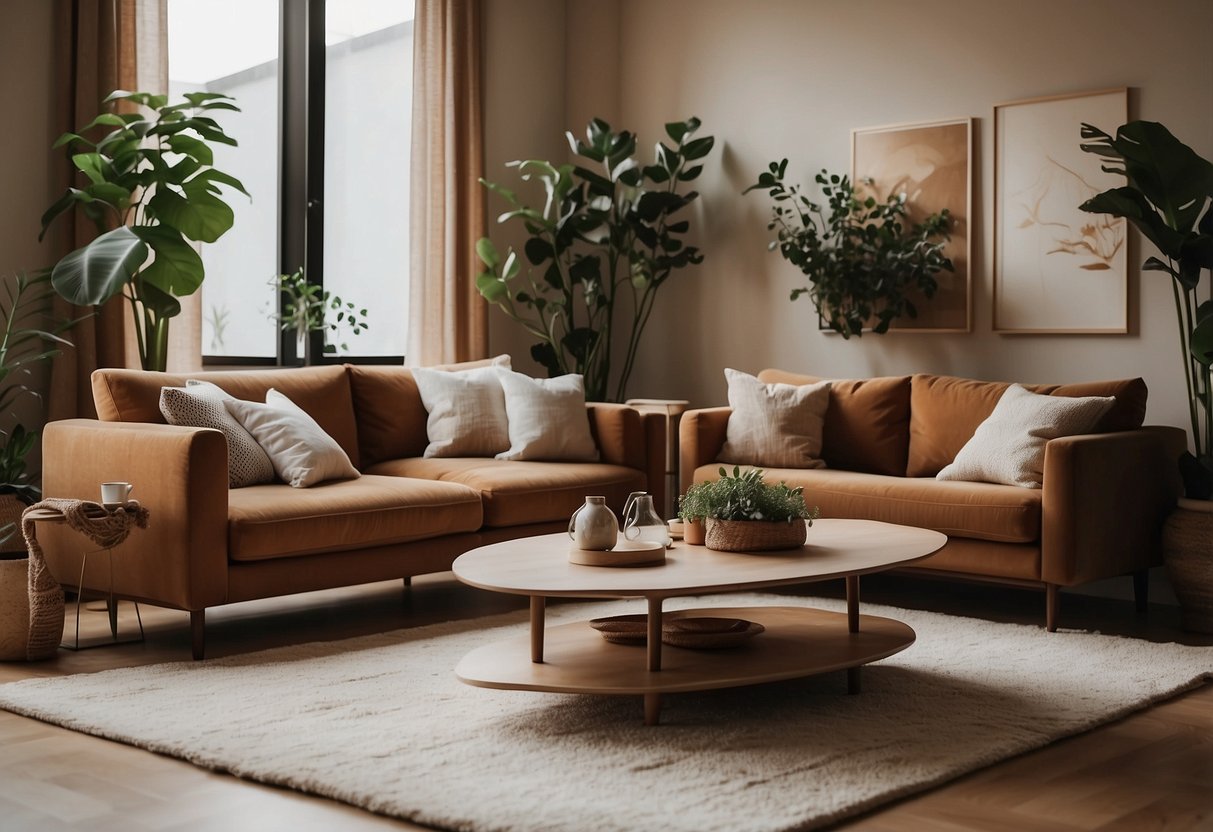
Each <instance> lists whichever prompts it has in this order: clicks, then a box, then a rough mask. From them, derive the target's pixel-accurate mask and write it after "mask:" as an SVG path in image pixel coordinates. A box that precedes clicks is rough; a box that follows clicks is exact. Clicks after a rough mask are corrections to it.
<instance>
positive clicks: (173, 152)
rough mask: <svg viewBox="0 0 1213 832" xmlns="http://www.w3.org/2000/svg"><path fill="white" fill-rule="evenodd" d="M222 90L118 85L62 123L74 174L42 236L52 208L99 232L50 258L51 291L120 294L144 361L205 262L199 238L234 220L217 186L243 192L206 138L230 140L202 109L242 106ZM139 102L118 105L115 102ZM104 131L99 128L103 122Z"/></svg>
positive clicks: (163, 339) (150, 359)
mask: <svg viewBox="0 0 1213 832" xmlns="http://www.w3.org/2000/svg"><path fill="white" fill-rule="evenodd" d="M232 101H233V99H232V98H230V97H229V96H226V95H223V94H222V93H217V92H190V93H186V94H185V100H184V101H182V102H180V103H176V104H169V103H168V96H164V95H153V94H151V93H146V92H125V91H123V90H117V91H115V92H113V93H111V94H110V95H109V96H107V97H106V99H105V101H104V102H102V103H103V105H109V106H108V107H107V109H106V111H105V112H102V113H101V114H100V115H98V116H97V117H96V118H95V119H93V120H92V121H91V122H90V123H89V124H87V125H85V126H84V127H82V128H80V129H79V130H78V131H76V132H69V133H64V134H63V135H62V136H60V137H59V139H58V140H57V141H56V142H55V144H54V147H56V148H59V147H66V148H67V152H68V155H69V157H70V159H71V161H72V165H73V167H74V168H75V169H76V171H77V172H78V173H79V174H81V182H80V183H79V184H80V187H75V186H73V187H69V188H68V189H67V190H66V191H65V192H64V193H63V195H62V196H61V197H59V199H58V200H56V201H55V202H54V204H52V205H51V206H50V208H48V209H47V210H46V213H44V214H43V215H42V233H41V234H40V235H39V239H41V238H42V237H43V236H44V235H45V234H46V232H47V230H48V229H49V228H50V225H51V223H52V222H53V221H54V220H55V218H56V217H58V216H60V215H61V214H64V213H65V212H68V211H71V210H79V211H80V212H81V213H82V214H83V215H84V216H85V217H86V218H88V219H89V220H91V221H92V222H93V223H94V224H95V225H96V227H97V236H96V237H95V238H94V239H93V240H92V241H91V242H89V243H88V244H87V245H84V246H82V247H81V248H79V249H77V250H75V251H73V252H71V253H70V254H68V255H67V256H65V257H64V258H63V259H61V260H60V261H59V262H58V264H56V265H55V267H54V271H53V273H52V276H51V282H52V284H53V285H54V288H55V291H57V292H58V293H59V294H60V295H62V296H63V297H64V298H66V299H67V300H69V301H71V302H72V303H74V304H76V305H78V306H97V305H100V304H102V303H105V302H106V301H108V300H110V299H111V298H113V297H115V296H117V295H119V294H123V295H125V297H126V298H127V300H129V301H130V303H131V311H132V315H133V317H134V326H135V338H136V341H137V343H138V347H139V358H140V361H141V363H142V365H143V369H145V370H163V369H164V367H165V360H166V358H167V351H168V327H169V321H170V320H171V319H172V318H173V317H175V316H176V315H178V314H180V313H181V303H180V301H178V298H181V297H185V296H186V295H190V294H193V293H194V292H195V291H197V289H198V287H199V286H201V285H202V280H203V277H204V276H205V272H204V269H203V265H202V257H201V256H200V255H199V254H198V250H197V247H198V244H199V243H213V242H215V241H216V240H218V239H219V238H220V237H222V236H223V235H224V234H225V233H226V232H227V230H228V229H229V228H231V227H232V223H233V221H234V214H233V213H232V209H231V207H230V206H229V205H228V204H227V203H226V202H225V201H224V199H223V195H224V191H223V188H233V189H235V190H237V191H240V192H241V193H243V194H245V195H246V196H247V195H248V192H247V191H246V190H245V189H244V185H242V184H241V183H240V180H238V179H236V178H235V177H233V176H230V175H229V174H226V173H224V172H223V171H221V170H218V169H217V168H215V167H214V151H213V149H212V145H213V144H226V145H231V146H233V147H234V146H235V145H236V140H235V139H233V138H231V137H230V136H228V135H227V134H226V133H225V132H223V128H222V127H220V126H219V123H218V122H217V121H215V119H214V118H212V117H211V116H210V115H208V113H211V112H212V111H215V110H232V111H239V108H238V107H236V105H235V104H233V103H232ZM124 103H125V104H126V105H130V106H136V107H138V108H139V110H138V112H118V111H117V109H118V106H119V105H120V104H124ZM107 128H108V131H107V132H106V129H107Z"/></svg>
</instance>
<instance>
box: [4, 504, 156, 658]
mask: <svg viewBox="0 0 1213 832" xmlns="http://www.w3.org/2000/svg"><path fill="white" fill-rule="evenodd" d="M105 511H110V512H112V510H110V509H105ZM25 518H26V519H29V520H33V521H35V522H38V523H65V522H67V521H66V518H64V516H63V512H61V511H59V510H58V509H53V508H36V509H32V510H30V511H28V512H26V514H25ZM118 545H120V544H116V545H114V546H109V547H105V548H101V549H85V550H83V551H82V552H81V554H80V577H79V579H78V580H77V583H76V632H75V638H74V640H73V641H72V643H70V644H69V643H68V642H67V640H66V639H65V640H64V641H61V642H60V643H59V646H60V647H62V648H65V649H67V650H87V649H89V648H91V647H107V646H109V645H112V644H133V643H137V642H141V641H143V637H144V634H143V616H142V615H140V613H139V603H138V602H137V601H132V602H131V603H132V604H134V605H135V620H136V621H138V622H139V635H138V637H134V636H130V637H127V638H119V637H118V599H117V598H115V597H114V549H116V548H117V546H118ZM99 552H105V553H106V560H107V562H108V566H109V591H108V593H107V594H106V599H105V606H106V611H107V613H108V614H109V625H110V638H109V640H108V641H106V640H99V641H94V642H93V643H91V644H81V643H80V603H81V599H82V597H83V595H84V577H85V574H86V571H87V569H88V556H89V555H95V554H97V553H99Z"/></svg>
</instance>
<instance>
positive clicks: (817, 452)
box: [719, 369, 830, 468]
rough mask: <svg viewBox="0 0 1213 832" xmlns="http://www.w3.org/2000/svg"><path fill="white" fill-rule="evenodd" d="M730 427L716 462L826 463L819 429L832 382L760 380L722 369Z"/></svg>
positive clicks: (772, 465) (765, 465)
mask: <svg viewBox="0 0 1213 832" xmlns="http://www.w3.org/2000/svg"><path fill="white" fill-rule="evenodd" d="M724 377H725V379H726V380H728V382H729V406H730V407H731V408H733V412H732V413H731V414H729V426H728V432H727V433H726V434H725V437H726V438H725V443H724V447H723V448H722V449H721V450H720V456H719V461H720V462H732V463H735V464H739V465H756V466H759V467H763V468H824V467H825V462H823V461H822V459H821V431H822V428H823V427H824V426H825V415H826V408H827V407H828V406H829V404H830V382H828V381H820V382H817V383H816V384H805V385H799V386H798V385H792V384H763V383H762V382H761V381H759V380H758V379H757V378H755V377H754V376H752V375H750V374H749V373H742V372H739V371H737V370H731V369H726V370H725V371H724Z"/></svg>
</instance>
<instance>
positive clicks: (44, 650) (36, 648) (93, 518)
mask: <svg viewBox="0 0 1213 832" xmlns="http://www.w3.org/2000/svg"><path fill="white" fill-rule="evenodd" d="M40 509H41V510H42V511H41V512H40V513H41V514H43V519H46V518H45V513H46V512H47V511H54V512H58V513H59V514H61V515H62V516H63V520H64V522H65V523H67V525H68V526H69V527H70V528H71V529H73V530H74V531H77V532H79V533H80V534H82V535H84V536H85V537H86V538H88V539H89V540H91V541H92V542H93V543H95V544H96V545H98V546H100V547H102V548H105V549H110V548H112V547H114V546H117V545H118V544H119V543H121V542H122V541H124V540H126V537H127V535H129V534H130V533H131V527H132V526H138V527H139V528H141V529H146V528H147V518H148V511H147V509H145V508H144V507H143V506H141V505H139V503H137V502H135V501H133V500H132V501H131V502H129V503H127V504H126V505H125V506H122V507H119V508H117V509H115V510H114V511H112V512H111V511H109V510H108V509H106V508H105V507H104V506H102V505H101V504H100V503H93V502H89V501H87V500H65V499H46V500H43V501H41V502H39V503H35V504H34V505H32V506H30V507H29V508H27V509H26V510H25V511H24V512H22V514H21V534H22V535H23V536H24V537H25V547H26V549H28V550H29V616H30V628H29V642H28V655H29V658H30V659H39V658H47V657H48V656H52V655H54V653H55V651H56V650H58V649H59V639H60V638H61V637H62V634H63V589H62V588H61V587H60V586H59V582H58V581H56V580H55V577H54V575H52V574H51V572H50V569H48V568H47V566H46V557H45V555H43V553H42V547H41V546H40V545H39V544H38V537H37V529H36V526H35V524H36V522H37V521H36V520H35V518H34V517H31V516H30V515H31V514H33V513H35V512H38V511H39V510H40Z"/></svg>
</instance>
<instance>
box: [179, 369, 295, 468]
mask: <svg viewBox="0 0 1213 832" xmlns="http://www.w3.org/2000/svg"><path fill="white" fill-rule="evenodd" d="M186 384H187V385H189V387H162V388H160V412H161V413H163V414H164V418H165V420H166V421H167V422H168V423H169V424H170V425H184V426H185V427H191V428H214V429H215V430H217V431H219V432H221V433H222V434H223V435H224V437H225V438H226V439H227V484H228V486H229V487H230V488H243V487H244V486H246V485H256V484H257V483H261V482H271V481H272V480H273V479H274V465H273V463H271V462H270V458H269V457H268V456H266V453H265V451H264V450H262V448H261V446H260V445H258V444H257V440H256V439H254V438H253V437H252V435H251V434H250V433H249V432H248V431H247V430H245V429H244V426H243V425H241V424H240V422H238V421H237V420H236V418H235V417H234V416H232V414H230V413H228V412H227V408H226V407H224V406H223V402H224V401H225V400H227V399H231V398H233V397H232V396H231V395H229V394H228V393H227V392H225V391H224V390H223V389H222V388H220V387H217V386H215V385H214V384H211V383H210V382H208V381H197V380H195V379H190V380H189V381H187V382H186Z"/></svg>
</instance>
